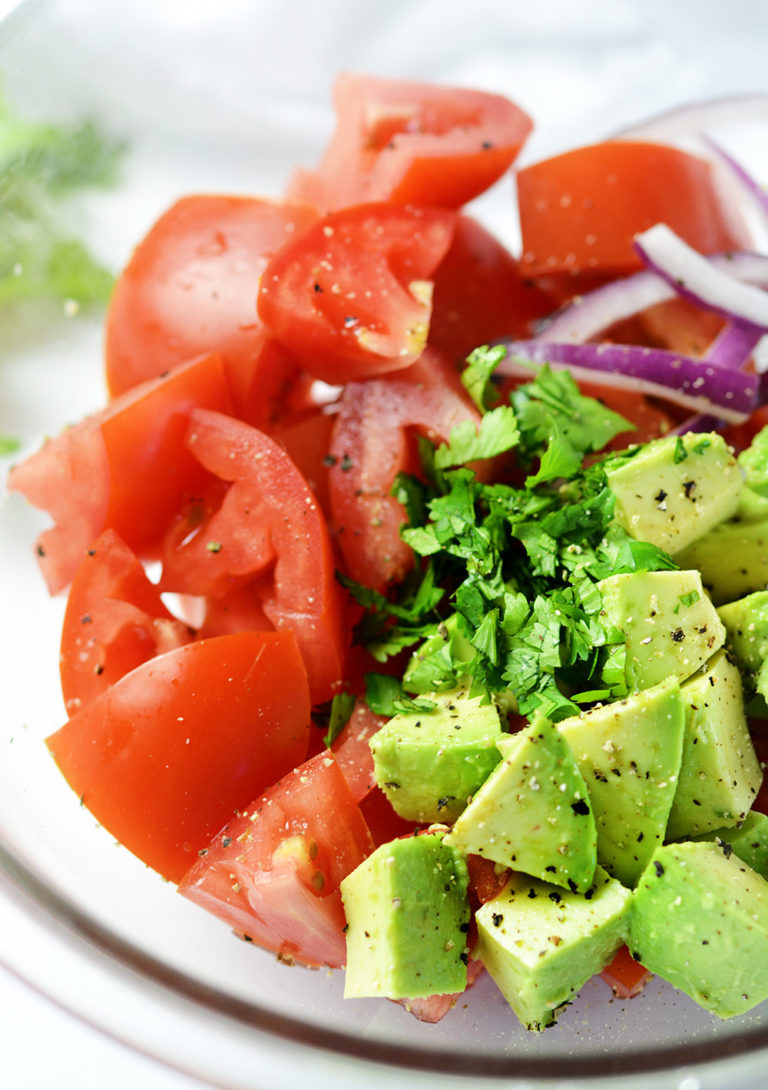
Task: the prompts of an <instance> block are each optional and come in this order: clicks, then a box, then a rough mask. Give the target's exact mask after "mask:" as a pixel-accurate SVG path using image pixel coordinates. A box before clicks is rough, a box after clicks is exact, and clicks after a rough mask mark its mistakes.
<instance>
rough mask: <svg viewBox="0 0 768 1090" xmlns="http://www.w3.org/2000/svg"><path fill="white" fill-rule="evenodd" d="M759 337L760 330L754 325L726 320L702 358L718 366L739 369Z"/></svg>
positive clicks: (745, 362)
mask: <svg viewBox="0 0 768 1090" xmlns="http://www.w3.org/2000/svg"><path fill="white" fill-rule="evenodd" d="M761 339H762V334H761V332H760V330H759V329H755V327H754V326H749V325H745V324H744V323H743V322H728V323H727V324H726V325H725V326H724V327H723V329H722V330H721V331H720V332H719V333H718V335H717V336H716V337H715V339H714V340H713V341H712V343H711V344H710V346H709V348H708V349H707V351H706V352H705V353H704V357H703V358H704V359H705V360H707V362H708V363H716V364H717V365H718V366H719V367H732V368H735V369H736V370H741V368H742V367H745V366H746V365H747V363H748V362H749V360H750V359H751V357H752V353H753V352H754V350H755V348H756V347H757V345H758V344H759V342H760V340H761Z"/></svg>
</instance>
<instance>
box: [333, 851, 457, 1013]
mask: <svg viewBox="0 0 768 1090" xmlns="http://www.w3.org/2000/svg"><path fill="white" fill-rule="evenodd" d="M468 882H469V880H468V875H467V867H466V863H465V862H464V860H463V858H462V856H461V855H460V854H459V853H458V852H456V851H454V850H453V848H451V847H449V846H448V845H447V844H445V843H443V838H442V835H440V834H438V833H425V834H422V835H418V836H411V837H405V838H404V839H402V840H393V841H392V842H391V843H389V844H382V845H381V847H379V848H377V849H376V851H375V852H373V854H372V855H370V856H368V858H367V859H366V860H364V862H362V863H361V864H360V865H359V866H358V867H357V868H356V869H355V870H354V871H352V873H351V874H350V875H348V876H347V877H346V878H345V879H344V880H343V881H342V883H341V896H342V900H343V903H344V912H345V914H346V918H347V971H346V980H345V986H344V995H345V997H346V998H350V997H361V996H385V997H387V998H389V999H418V998H421V997H423V996H428V995H443V994H448V993H454V992H461V991H463V990H464V989H465V988H466V986H467V932H468V930H469V917H470V907H469V901H468V898H467V888H468Z"/></svg>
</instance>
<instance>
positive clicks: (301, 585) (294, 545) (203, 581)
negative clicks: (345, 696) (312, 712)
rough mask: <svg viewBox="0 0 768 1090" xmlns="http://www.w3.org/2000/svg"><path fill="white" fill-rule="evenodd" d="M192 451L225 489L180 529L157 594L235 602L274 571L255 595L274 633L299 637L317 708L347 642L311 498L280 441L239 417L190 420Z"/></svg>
mask: <svg viewBox="0 0 768 1090" xmlns="http://www.w3.org/2000/svg"><path fill="white" fill-rule="evenodd" d="M187 447H188V449H189V450H190V451H191V452H192V453H193V454H194V456H195V458H196V459H197V460H198V461H199V462H200V464H201V465H202V466H204V467H205V469H206V470H208V471H209V472H210V473H211V474H213V475H214V477H215V478H217V483H218V484H221V482H225V491H224V492H223V498H222V499H221V501H220V504H219V506H218V507H217V508H215V509H214V510H213V511H212V513H210V515H208V516H205V515H202V516H201V517H200V518H199V521H195V522H194V523H192V524H190V522H189V521H188V518H187V517H183V518H182V519H181V520H180V521H179V522H178V523H177V524H176V525H175V526H174V528H173V532H172V534H171V535H170V537H169V540H168V543H167V548H166V549H165V551H164V558H163V573H162V577H161V582H160V585H161V587H162V588H163V590H167V591H176V592H178V593H181V594H193V595H201V596H212V597H217V596H223V595H228V594H229V595H230V599H231V592H232V591H233V590H235V589H236V588H237V587H246V586H247V585H248V584H252V583H253V580H254V578H255V577H256V576H259V575H260V574H261V573H263V572H264V571H265V569H267V567H268V566H270V565H272V564H274V572H273V575H272V578H271V579H270V580H269V581H266V582H265V581H260V582H259V584H258V586H255V587H254V589H256V590H257V592H260V593H261V594H263V598H262V607H263V611H264V614H265V615H266V616H267V617H268V618H269V620H270V621H271V623H272V624H273V625H274V626H275V628H287V629H290V630H291V631H292V632H294V633H295V635H296V639H297V640H298V643H299V647H300V648H301V653H302V655H303V656H304V661H305V663H306V667H307V672H308V674H309V679H310V689H311V692H312V701H313V703H322V702H323V701H325V700H328V699H329V698H330V697H331V696H332V695H333V692H334V691H335V690H336V689H337V688H338V686H339V685H340V684H341V680H342V677H343V672H344V668H343V663H344V658H345V654H346V647H347V643H348V635H347V631H346V626H345V620H344V609H343V601H342V594H341V589H340V587H339V585H338V583H337V582H336V578H335V564H334V558H333V552H332V548H331V541H330V536H329V533H328V529H327V526H326V522H325V518H324V516H323V513H322V511H321V509H320V506H319V504H318V502H317V500H316V498H315V496H314V494H313V493H312V490H311V489H310V488H309V486H308V485H307V482H306V481H305V480H304V478H303V476H302V475H301V473H300V472H299V470H298V469H297V468H296V467H295V465H294V464H293V462H292V461H291V459H290V458H289V457H288V455H287V454H286V452H285V450H284V449H283V448H282V447H281V446H280V445H279V444H278V443H276V442H275V441H274V440H273V439H271V438H270V437H269V436H268V435H266V434H264V433H263V432H261V431H259V430H258V429H256V428H252V427H251V426H250V425H248V424H244V423H243V422H242V421H240V420H235V419H234V418H233V417H230V416H224V415H222V414H221V413H214V412H206V411H201V412H199V413H196V412H193V413H192V414H191V416H190V426H189V432H188V435H187Z"/></svg>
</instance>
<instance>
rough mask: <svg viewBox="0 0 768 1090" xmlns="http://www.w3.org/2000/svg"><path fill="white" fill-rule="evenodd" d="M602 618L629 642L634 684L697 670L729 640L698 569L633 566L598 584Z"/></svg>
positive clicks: (630, 679) (630, 675) (629, 666)
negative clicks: (634, 568) (638, 569)
mask: <svg viewBox="0 0 768 1090" xmlns="http://www.w3.org/2000/svg"><path fill="white" fill-rule="evenodd" d="M598 589H599V590H600V593H601V594H602V596H603V609H602V614H601V617H602V619H603V622H604V623H605V624H606V625H607V626H609V627H612V628H614V629H615V630H616V631H617V632H619V633H621V634H622V635H623V637H624V641H625V643H626V652H627V653H626V663H625V674H626V681H627V685H628V687H629V689H630V690H631V691H632V690H634V691H638V690H640V689H645V688H648V687H649V686H652V685H658V684H659V683H660V682H662V681H664V680H665V679H666V678H669V677H676V678H678V680H680V681H684V680H685V678H687V677H690V676H691V674H695V673H696V671H697V670H698V669H699V668H700V667H701V666H703V665H704V663H705V662H706V661H707V659H709V658H710V657H711V656H712V655H713V654H714V653H715V651H717V650H718V648H720V647H722V645H723V643H724V642H725V627H724V625H723V623H722V621H721V620H720V618H719V617H718V615H717V611H716V610H715V608H714V606H713V605H712V602H711V601H710V600H709V597H708V596H707V594H706V592H705V591H704V588H703V586H702V583H701V576H700V575H699V573H698V572H697V571H692V570H690V571H654V572H644V571H641V572H628V573H624V574H621V575H611V576H609V577H608V578H607V579H603V580H602V581H601V582H600V583H599V584H598Z"/></svg>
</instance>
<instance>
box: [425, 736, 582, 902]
mask: <svg viewBox="0 0 768 1090" xmlns="http://www.w3.org/2000/svg"><path fill="white" fill-rule="evenodd" d="M497 745H498V748H499V750H500V752H501V756H502V760H501V763H500V764H498V765H497V766H496V768H495V769H494V770H493V772H492V773H491V774H490V776H489V777H488V779H487V780H486V781H485V783H484V784H483V785H482V787H480V789H479V790H478V792H477V794H476V795H475V796H474V798H473V799H472V801H471V802H470V803H469V805H468V806H467V808H466V810H465V811H464V812H463V814H461V815H460V816H459V818H458V819H457V820H456V823H455V824H454V826H453V828H452V829H451V831H450V833H448V835H447V836H446V838H445V840H446V843H447V844H452V845H453V846H454V847H455V848H457V849H459V850H461V851H463V852H465V853H474V854H476V855H482V856H484V857H485V858H486V859H492V860H493V861H494V862H496V863H501V864H503V865H504V866H508V867H511V868H513V869H514V870H519V871H523V872H524V873H525V874H530V875H533V876H535V877H538V878H541V879H545V880H546V881H548V882H552V883H555V884H557V885H561V886H565V887H566V888H570V889H572V890H578V891H579V892H584V890H585V889H587V888H588V887H589V885H590V884H591V882H592V879H593V877H594V873H595V867H596V865H597V832H596V828H595V819H594V817H593V815H592V808H591V806H590V804H589V795H588V792H587V787H586V784H585V783H584V778H583V776H582V774H581V772H580V771H579V768H578V765H577V764H576V761H575V759H574V757H573V754H572V753H571V751H570V748H569V746H568V743H567V742H566V741H565V738H564V737H563V735H562V734H561V733H560V732H559V731H558V730H557V728H556V727H555V726H553V724H552V723H550V722H549V721H548V720H545V719H544V720H539V721H534V722H533V723H531V724H530V726H528V727H527V728H526V729H525V730H522V731H520V732H519V733H517V734H515V735H512V736H504V737H502V738H501V739H499V741H498V742H497Z"/></svg>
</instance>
